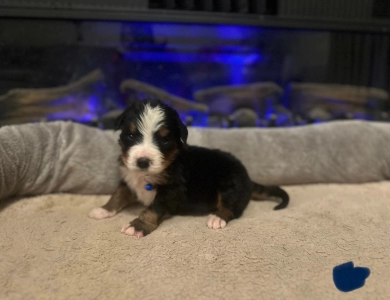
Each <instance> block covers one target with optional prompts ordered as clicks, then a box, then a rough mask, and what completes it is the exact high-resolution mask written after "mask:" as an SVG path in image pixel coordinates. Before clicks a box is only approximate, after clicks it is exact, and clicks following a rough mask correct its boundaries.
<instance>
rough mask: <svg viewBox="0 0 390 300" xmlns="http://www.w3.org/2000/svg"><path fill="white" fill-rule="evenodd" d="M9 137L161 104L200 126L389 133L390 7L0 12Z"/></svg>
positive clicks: (15, 8) (107, 119)
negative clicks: (355, 125) (338, 124)
mask: <svg viewBox="0 0 390 300" xmlns="http://www.w3.org/2000/svg"><path fill="white" fill-rule="evenodd" d="M0 17H1V19H0V58H1V59H0V126H2V125H9V124H21V123H26V122H42V121H53V120H72V121H75V122H82V123H85V124H88V125H91V126H100V127H102V128H112V127H113V124H114V123H113V120H114V119H115V117H116V116H117V115H118V114H119V113H120V111H121V110H122V109H123V108H124V107H125V106H126V104H128V103H130V102H131V101H137V99H140V98H145V97H149V98H161V99H162V100H164V101H166V102H168V103H169V104H171V105H172V106H174V107H175V108H176V109H177V110H178V111H179V112H180V115H181V117H182V118H183V120H185V121H186V122H187V124H188V125H191V126H209V127H248V126H253V127H254V126H269V127H272V126H295V125H304V124H308V123H313V122H324V121H332V120H340V119H368V120H378V121H390V116H389V103H388V100H389V99H388V98H389V94H388V92H389V87H390V77H389V73H390V72H389V71H390V61H389V60H390V36H389V32H390V6H389V5H388V4H387V2H386V1H380V0H377V1H373V0H356V1H350V0H344V1H342V0H339V1H335V0H332V1H323V0H318V1H315V0H284V1H283V0H279V1H265V0H263V1H250V0H247V1H239V0H237V1H236V0H229V1H223V0H221V1H168V0H165V1H140V0H138V1H136V0H133V1H126V0H115V1H109V0H106V1H104V0H99V1H90V0H83V1H76V0H68V1H61V2H59V1H43V0H42V1H40V0H34V1H7V0H0Z"/></svg>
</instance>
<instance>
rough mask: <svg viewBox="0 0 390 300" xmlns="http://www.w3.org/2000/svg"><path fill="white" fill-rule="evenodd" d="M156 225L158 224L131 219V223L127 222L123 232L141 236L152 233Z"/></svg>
mask: <svg viewBox="0 0 390 300" xmlns="http://www.w3.org/2000/svg"><path fill="white" fill-rule="evenodd" d="M156 227H157V226H153V225H152V224H146V223H144V222H142V221H141V220H140V219H138V218H136V219H134V220H133V221H131V222H130V224H126V225H125V226H123V227H122V230H121V232H122V233H124V234H126V235H129V236H135V237H137V238H141V237H144V236H146V235H148V234H149V233H151V232H152V231H153V230H155V229H156Z"/></svg>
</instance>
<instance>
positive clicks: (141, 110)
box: [117, 100, 188, 174]
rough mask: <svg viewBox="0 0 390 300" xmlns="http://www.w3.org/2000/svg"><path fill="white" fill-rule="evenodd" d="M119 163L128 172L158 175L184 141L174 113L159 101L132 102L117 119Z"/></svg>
mask: <svg viewBox="0 0 390 300" xmlns="http://www.w3.org/2000/svg"><path fill="white" fill-rule="evenodd" d="M117 129H120V130H121V134H120V138H119V144H120V146H121V148H122V160H123V163H124V164H125V166H126V167H127V168H128V169H130V170H139V171H145V172H148V173H150V174H158V173H160V172H162V171H163V170H164V169H165V168H167V167H168V166H169V165H170V164H171V162H172V161H173V160H174V159H175V157H176V154H177V153H178V152H179V151H180V150H181V149H182V148H183V146H184V145H185V144H186V142H187V136H188V131H187V128H186V126H185V125H184V124H183V123H182V122H181V120H180V118H179V115H178V113H177V112H176V111H175V110H174V109H173V108H171V107H169V106H167V105H166V104H164V103H162V102H161V101H158V100H155V101H137V102H134V103H132V104H131V105H130V106H129V107H127V108H126V110H125V111H124V112H123V113H122V114H121V115H120V116H119V117H118V119H117Z"/></svg>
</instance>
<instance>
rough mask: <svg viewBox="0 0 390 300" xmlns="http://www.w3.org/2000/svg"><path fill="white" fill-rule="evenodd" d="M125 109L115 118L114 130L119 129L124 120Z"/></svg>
mask: <svg viewBox="0 0 390 300" xmlns="http://www.w3.org/2000/svg"><path fill="white" fill-rule="evenodd" d="M126 112H127V109H125V110H124V111H123V112H122V113H121V114H120V115H119V117H117V118H116V120H115V131H117V130H119V129H121V127H122V125H123V122H124V121H125V116H126Z"/></svg>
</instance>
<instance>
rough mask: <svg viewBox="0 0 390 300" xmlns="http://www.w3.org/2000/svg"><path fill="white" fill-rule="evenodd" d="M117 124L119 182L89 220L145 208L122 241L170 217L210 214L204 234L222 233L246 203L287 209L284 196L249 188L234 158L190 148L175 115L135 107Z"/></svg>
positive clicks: (157, 107) (143, 104)
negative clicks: (270, 202) (265, 203)
mask: <svg viewBox="0 0 390 300" xmlns="http://www.w3.org/2000/svg"><path fill="white" fill-rule="evenodd" d="M117 122H118V123H117V124H118V125H117V129H120V130H121V134H120V138H119V145H120V147H121V149H122V155H121V157H120V164H121V165H120V172H121V175H122V182H121V183H120V184H119V186H118V188H117V190H116V191H115V193H114V194H113V195H112V196H111V198H110V200H109V201H108V203H107V204H106V205H104V206H103V207H100V208H95V209H93V210H92V211H91V212H90V213H89V216H90V217H91V218H95V219H103V218H108V217H112V216H114V215H115V214H116V213H118V212H119V211H121V210H122V209H123V208H125V207H126V206H128V205H130V204H132V203H134V202H141V203H142V204H144V205H145V206H146V208H145V210H144V211H142V213H141V214H140V215H139V216H138V218H136V219H134V220H133V221H131V222H130V223H129V224H126V225H125V226H124V227H123V228H122V230H121V232H122V233H124V234H126V235H129V236H135V237H138V238H140V237H144V236H146V235H148V234H150V233H151V232H152V231H154V230H156V229H157V227H158V226H159V225H160V224H161V222H162V221H163V220H164V219H165V218H166V217H168V216H173V215H206V214H209V215H210V216H209V219H208V222H207V226H208V227H209V228H212V229H220V228H224V227H225V226H226V224H227V223H228V222H229V221H231V220H233V219H236V218H239V217H240V216H241V215H242V213H243V211H244V210H245V208H246V207H247V205H248V202H249V201H250V199H254V200H266V199H269V198H270V197H277V198H280V199H281V200H282V202H281V203H280V204H279V205H277V206H276V207H275V208H274V209H275V210H277V209H282V208H285V207H286V206H287V205H288V202H289V196H288V194H287V193H286V192H285V191H284V190H282V189H281V188H279V187H276V186H269V187H266V186H262V185H259V184H257V183H254V182H252V181H251V179H250V178H249V176H248V173H247V170H246V169H245V167H244V166H243V164H242V163H241V162H240V161H239V160H238V159H237V158H235V157H234V156H233V155H231V154H229V153H226V152H223V151H220V150H210V149H206V148H202V147H195V146H189V145H188V144H187V136H188V131H187V128H186V126H185V125H184V124H183V123H182V122H181V120H180V118H179V115H178V113H177V112H176V111H175V110H174V109H173V108H171V107H169V106H167V105H166V104H164V103H163V102H161V101H158V100H155V101H149V100H147V101H137V102H134V103H132V104H131V105H130V106H129V107H128V108H127V109H126V110H125V111H124V112H123V113H122V114H121V115H120V116H119V117H118V120H117Z"/></svg>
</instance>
